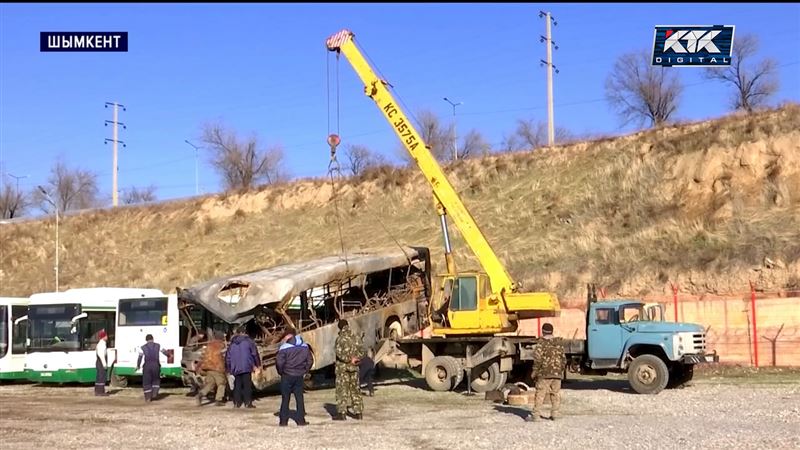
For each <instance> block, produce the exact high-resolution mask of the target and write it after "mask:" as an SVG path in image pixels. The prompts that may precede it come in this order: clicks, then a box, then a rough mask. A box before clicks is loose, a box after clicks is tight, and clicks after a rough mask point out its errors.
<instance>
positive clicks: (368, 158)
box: [344, 144, 386, 176]
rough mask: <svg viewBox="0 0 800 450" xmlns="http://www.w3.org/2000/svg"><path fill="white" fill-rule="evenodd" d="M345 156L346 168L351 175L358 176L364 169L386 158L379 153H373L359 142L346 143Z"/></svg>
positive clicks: (374, 165) (381, 162) (384, 160)
mask: <svg viewBox="0 0 800 450" xmlns="http://www.w3.org/2000/svg"><path fill="white" fill-rule="evenodd" d="M344 155H345V158H347V163H346V170H347V171H348V172H349V173H350V175H352V176H359V175H361V174H363V173H364V171H365V170H368V169H371V168H373V167H376V166H379V165H381V164H385V163H386V159H385V158H384V157H383V155H381V154H379V153H374V152H373V151H372V150H370V149H369V147H367V146H365V145H360V144H351V145H348V146H347V147H346V148H345V150H344Z"/></svg>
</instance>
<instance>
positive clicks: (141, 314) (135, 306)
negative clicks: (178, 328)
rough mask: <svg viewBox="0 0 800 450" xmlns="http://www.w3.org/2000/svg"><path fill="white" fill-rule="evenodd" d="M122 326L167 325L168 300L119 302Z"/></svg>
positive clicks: (159, 298)
mask: <svg viewBox="0 0 800 450" xmlns="http://www.w3.org/2000/svg"><path fill="white" fill-rule="evenodd" d="M119 325H120V326H123V327H124V326H153V325H159V326H161V325H167V298H166V297H156V298H131V299H122V300H120V301H119Z"/></svg>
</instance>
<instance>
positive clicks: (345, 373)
mask: <svg viewBox="0 0 800 450" xmlns="http://www.w3.org/2000/svg"><path fill="white" fill-rule="evenodd" d="M364 356H366V352H365V351H364V346H363V345H362V343H361V341H360V340H359V339H358V337H357V336H356V334H355V333H353V330H351V329H350V323H348V322H347V320H345V319H342V320H340V321H339V336H337V337H336V416H335V417H334V418H333V420H346V416H345V414H346V413H347V407H348V406H352V407H353V414H355V418H356V419H358V420H361V419H362V414H363V410H364V401H363V400H362V398H361V389H360V388H359V385H358V368H359V362H360V361H361V358H363V357H364Z"/></svg>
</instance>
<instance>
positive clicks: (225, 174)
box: [202, 124, 288, 189]
mask: <svg viewBox="0 0 800 450" xmlns="http://www.w3.org/2000/svg"><path fill="white" fill-rule="evenodd" d="M202 139H203V142H205V143H206V144H208V146H209V149H210V151H211V152H212V159H211V164H212V165H213V166H214V168H215V169H217V172H219V174H220V175H221V176H222V179H223V182H224V183H225V189H250V188H252V187H254V186H255V185H257V184H258V183H260V182H262V181H263V182H266V183H267V184H273V183H277V182H279V181H283V180H285V179H286V178H288V176H287V175H286V172H285V169H284V160H283V157H284V156H283V149H282V148H281V147H279V146H273V147H269V148H259V143H258V139H257V137H256V136H251V137H250V138H248V139H241V138H239V137H238V136H237V135H236V132H235V131H233V130H228V129H226V128H225V127H224V126H223V125H220V124H207V125H206V126H205V127H204V129H203V138H202Z"/></svg>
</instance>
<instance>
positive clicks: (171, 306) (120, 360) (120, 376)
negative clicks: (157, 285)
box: [112, 294, 182, 386]
mask: <svg viewBox="0 0 800 450" xmlns="http://www.w3.org/2000/svg"><path fill="white" fill-rule="evenodd" d="M116 325H117V326H116V330H115V332H116V343H115V346H114V347H115V349H116V353H117V362H116V366H115V368H114V373H113V375H112V376H113V377H114V382H115V384H118V385H122V386H124V385H125V384H126V377H130V376H141V372H136V360H137V359H138V357H139V348H140V347H141V346H142V345H144V343H145V336H147V335H148V334H152V335H153V339H154V340H155V342H157V343H158V344H160V345H161V348H162V349H164V350H166V351H167V352H168V353H170V356H169V357H165V356H164V355H161V376H162V377H164V378H173V379H180V378H181V350H182V346H181V345H180V335H181V333H180V314H179V312H178V296H177V295H176V294H170V295H165V294H160V295H157V296H149V295H148V296H147V297H140V296H134V297H126V298H120V299H119V303H118V306H117V323H116Z"/></svg>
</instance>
